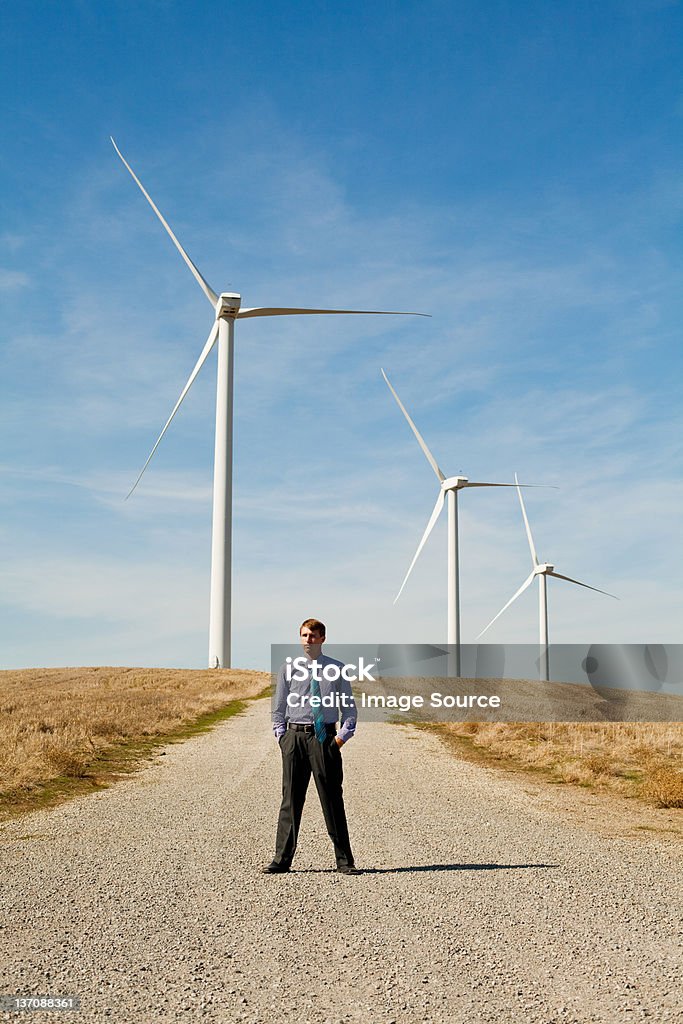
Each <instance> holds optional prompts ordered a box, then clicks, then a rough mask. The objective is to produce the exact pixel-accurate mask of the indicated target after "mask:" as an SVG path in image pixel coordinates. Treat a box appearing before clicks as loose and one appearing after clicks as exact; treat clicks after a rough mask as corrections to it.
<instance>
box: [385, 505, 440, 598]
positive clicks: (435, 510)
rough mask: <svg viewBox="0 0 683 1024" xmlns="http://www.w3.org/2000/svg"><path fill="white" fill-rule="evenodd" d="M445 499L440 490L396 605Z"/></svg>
mask: <svg viewBox="0 0 683 1024" xmlns="http://www.w3.org/2000/svg"><path fill="white" fill-rule="evenodd" d="M445 499H446V495H445V493H444V491H441V490H440V491H439V495H438V497H437V499H436V505H435V506H434V508H433V510H432V514H431V516H430V519H429V522H428V523H427V529H426V530H425V532H424V533H423V534H422V540H421V541H420V543H419V544H418V547H417V551H416V552H415V556H414V558H413V560H412V562H411V563H410V567H409V569H408V572H407V573H406V574H405V578H404V580H403V583H402V584H401V589H400V590H399V592H398V594H397V595H396V597H395V598H394V604H396V602H397V601H398V599H399V597H400V596H401V593H402V592H403V588H404V587H405V585H406V583H407V582H408V577H409V576H410V574H411V572H412V571H413V566H414V565H415V563H416V562H417V560H418V558H419V555H420V552H421V551H422V548H423V547H424V546H425V544H426V542H427V537H428V536H429V534H430V533H431V532H432V530H433V529H434V524H435V522H436V521H437V519H438V518H439V512H440V511H441V509H442V508H443V503H444V501H445Z"/></svg>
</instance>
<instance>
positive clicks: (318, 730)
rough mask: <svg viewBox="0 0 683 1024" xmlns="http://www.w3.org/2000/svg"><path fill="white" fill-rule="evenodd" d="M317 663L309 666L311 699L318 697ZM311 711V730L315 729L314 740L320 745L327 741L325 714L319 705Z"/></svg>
mask: <svg viewBox="0 0 683 1024" xmlns="http://www.w3.org/2000/svg"><path fill="white" fill-rule="evenodd" d="M316 664H317V662H314V663H313V665H312V666H311V697H320V684H319V683H318V680H317V679H316V677H315V666H316ZM312 710H313V728H314V729H315V735H316V739H317V740H319V741H320V743H324V742H325V740H326V739H327V729H326V728H325V714H324V712H323V709H322V707H321V706H320V705H318V707H315V708H313V709H312Z"/></svg>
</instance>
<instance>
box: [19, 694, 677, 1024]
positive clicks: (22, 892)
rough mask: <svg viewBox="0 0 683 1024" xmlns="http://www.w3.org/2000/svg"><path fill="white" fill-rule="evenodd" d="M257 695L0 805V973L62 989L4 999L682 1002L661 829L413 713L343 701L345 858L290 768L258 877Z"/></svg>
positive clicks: (343, 1008) (315, 1020)
mask: <svg viewBox="0 0 683 1024" xmlns="http://www.w3.org/2000/svg"><path fill="white" fill-rule="evenodd" d="M269 711H270V706H269V702H267V701H263V700H262V701H258V702H256V703H254V704H251V705H250V707H249V709H248V710H247V711H246V712H245V713H244V714H243V715H241V716H239V717H237V718H234V719H231V720H229V721H227V722H225V723H223V724H222V725H220V726H218V727H217V728H216V729H214V730H213V731H212V732H211V733H208V734H205V735H202V736H198V737H195V738H193V739H191V740H188V741H186V742H185V743H182V744H177V745H171V746H169V747H167V748H165V752H164V756H163V757H160V758H159V759H158V760H157V761H156V762H155V763H153V764H152V765H151V766H149V767H146V768H145V769H144V770H142V771H141V772H139V773H138V774H136V775H133V776H130V777H127V778H125V779H123V780H122V781H120V782H118V783H117V784H116V785H115V786H113V787H112V788H111V789H108V790H105V791H101V792H99V793H95V794H93V795H91V796H87V797H81V798H78V799H76V800H73V801H71V802H70V803H67V804H64V805H62V806H61V807H59V808H56V809H54V810H51V811H47V812H38V813H34V814H31V815H28V816H26V817H24V818H22V819H20V820H17V821H14V822H12V823H9V824H6V825H4V826H2V827H0V863H1V870H0V879H1V881H0V908H1V917H0V993H4V994H12V995H14V994H24V995H48V994H52V995H78V996H80V999H81V1004H82V1009H81V1011H80V1012H77V1013H76V1012H71V1013H69V1012H59V1013H56V1012H55V1013H51V1014H50V1013H44V1012H39V1011H37V1012H32V1013H30V1014H26V1015H25V1016H24V1019H28V1020H31V1021H34V1022H41V1021H45V1020H51V1021H58V1022H62V1024H68V1022H71V1021H73V1022H77V1024H85V1022H90V1021H93V1022H96V1021H114V1022H117V1024H127V1022H129V1021H130V1022H133V1021H150V1022H152V1021H179V1020H187V1021H223V1022H233V1021H244V1022H248V1024H258V1022H268V1024H270V1022H275V1021H277V1022H297V1024H304V1022H309V1021H310V1022H311V1024H326V1022H354V1024H355V1022H358V1024H360V1022H362V1024H390V1022H392V1021H394V1022H396V1024H404V1022H405V1024H413V1022H423V1021H428V1022H430V1024H442V1022H444V1024H445V1022H448V1024H451V1022H455V1024H459V1022H462V1024H471V1022H480V1021H481V1022H495V1024H507V1022H512V1021H515V1022H524V1024H592V1022H606V1024H617V1022H622V1021H638V1020H642V1019H645V1018H647V1019H650V1020H652V1021H653V1022H655V1021H656V1022H658V1024H660V1022H665V1021H677V1022H680V1021H683V1008H682V1004H681V998H682V995H681V966H682V962H683V927H682V925H683V918H682V905H683V900H682V899H681V897H682V895H683V872H682V871H681V867H682V864H683V857H682V855H681V846H680V845H679V844H676V843H671V842H668V843H667V842H665V841H664V840H663V839H662V840H661V841H660V840H659V839H658V838H657V836H655V835H653V836H651V837H650V836H645V835H643V838H642V839H640V840H639V839H634V838H617V837H614V836H605V835H600V834H599V833H596V832H595V831H591V830H587V829H585V828H580V827H579V826H577V824H576V822H574V821H572V820H570V819H568V817H567V816H566V815H565V816H563V815H562V814H559V813H557V811H556V810H554V809H553V808H552V807H549V806H548V801H547V799H545V798H544V799H539V798H538V796H537V795H535V793H534V790H533V787H532V790H531V791H530V790H529V789H528V788H526V787H525V786H524V785H523V784H521V783H520V782H519V781H518V780H514V779H512V780H511V779H507V778H505V777H504V776H502V775H501V774H500V773H498V772H496V771H493V770H491V769H487V768H483V767H481V766H478V765H474V764H467V763H464V762H462V761H459V760H457V759H456V758H455V757H454V756H453V755H452V754H451V753H449V751H448V750H447V749H446V748H445V747H444V746H443V745H442V744H441V743H440V741H439V740H438V739H437V738H436V737H435V736H434V735H433V734H431V733H428V732H424V731H419V732H418V731H416V730H413V729H410V728H402V727H397V726H390V725H383V724H369V723H367V724H364V723H361V725H360V726H359V730H358V735H357V737H356V738H355V739H354V740H352V741H351V742H350V743H349V744H348V745H347V746H346V747H345V748H344V751H343V757H344V763H345V770H346V779H345V794H346V804H347V813H348V817H349V825H350V831H351V839H352V842H353V845H354V852H355V854H356V861H357V863H358V865H359V866H360V867H362V868H364V869H365V870H364V873H363V874H362V875H360V876H357V877H344V876H341V875H338V874H336V873H335V872H334V871H333V870H332V868H333V864H334V860H333V856H332V846H331V843H330V841H329V839H328V837H327V835H326V833H325V830H324V825H323V821H322V813H321V811H320V806H319V804H318V801H317V796H316V794H315V789H314V787H313V785H311V789H310V790H309V799H308V801H307V804H306V809H305V811H304V819H303V823H302V830H301V837H300V845H299V851H298V853H297V856H296V859H295V862H294V868H295V870H293V871H292V872H291V873H290V874H289V875H274V876H264V875H262V874H260V868H261V867H262V866H263V865H264V864H265V863H267V862H268V861H269V860H270V859H271V856H272V852H273V842H274V836H275V822H276V816H277V809H278V805H279V789H280V753H279V749H278V746H277V744H276V742H275V740H274V739H273V738H272V735H271V733H270V727H269ZM0 1019H7V1020H10V1019H13V1020H17V1019H19V1017H18V1016H17V1015H14V1014H12V1015H10V1014H8V1013H5V1014H2V1013H0Z"/></svg>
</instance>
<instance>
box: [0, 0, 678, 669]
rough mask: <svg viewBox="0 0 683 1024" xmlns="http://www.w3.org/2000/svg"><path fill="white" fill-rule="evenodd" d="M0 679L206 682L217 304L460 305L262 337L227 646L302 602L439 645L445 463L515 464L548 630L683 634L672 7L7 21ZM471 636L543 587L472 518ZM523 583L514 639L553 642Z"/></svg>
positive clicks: (163, 11) (340, 619)
mask: <svg viewBox="0 0 683 1024" xmlns="http://www.w3.org/2000/svg"><path fill="white" fill-rule="evenodd" d="M0 17H1V19H2V31H1V32H0V39H1V42H0V46H1V47H2V54H1V58H2V59H1V60H0V68H1V69H2V70H1V71H0V75H2V78H3V81H2V87H3V95H4V96H5V103H4V104H3V114H2V119H3V147H2V154H1V155H0V173H1V174H2V179H3V180H2V187H1V188H0V195H1V196H2V207H1V217H0V238H1V240H2V249H1V250H0V301H1V302H2V309H3V315H2V333H1V335H0V380H1V382H2V383H1V385H0V386H1V387H2V403H1V405H0V505H1V509H0V549H1V550H2V559H1V561H0V603H1V608H0V666H1V667H5V668H9V667H19V666H31V665H33V666H39V665H44V666H49V665H79V664H129V665H131V664H137V665H160V666H162V665H179V666H189V667H202V666H203V665H204V663H205V660H206V648H207V618H208V579H209V557H210V518H211V509H210V500H211V479H212V458H213V415H214V408H213V403H214V394H215V356H214V357H212V358H211V359H210V360H209V362H208V363H207V365H206V367H205V368H204V371H203V373H202V375H201V377H200V379H199V380H198V381H197V383H196V384H195V386H194V388H193V389H192V391H191V393H190V395H189V396H188V399H187V400H186V402H185V403H184V405H183V407H182V410H181V412H180V413H179V415H178V416H177V417H176V420H175V421H174V423H173V426H172V429H171V430H170V431H169V433H168V435H167V436H166V438H165V439H164V442H163V444H162V446H161V448H160V449H159V451H158V453H157V455H156V456H155V459H154V461H153V463H152V464H151V466H150V468H149V469H148V471H147V473H146V474H145V477H144V478H143V481H142V483H141V485H140V487H139V488H138V490H137V491H136V493H135V495H134V496H133V497H132V498H131V499H130V500H129V501H128V502H125V503H124V502H123V497H124V495H125V494H126V492H127V491H128V489H129V487H130V485H131V484H132V481H133V480H134V479H135V477H136V475H137V472H138V471H139V469H140V467H141V465H142V463H143V462H144V460H145V458H146V456H147V454H148V451H149V449H150V447H151V445H152V443H153V441H154V440H155V438H156V436H157V434H158V432H159V430H160V429H161V426H162V425H163V423H164V421H165V420H166V417H167V416H168V414H169V412H170V410H171V408H172V407H173V404H174V403H175V400H176V398H177V395H178V393H179V392H180V389H181V388H182V386H183V384H184V382H185V380H186V378H187V376H188V375H189V372H190V370H191V369H192V366H193V365H194V362H195V360H196V358H197V355H198V353H199V351H200V349H201V346H202V344H203V342H204V340H205V338H206V335H207V334H208V331H209V328H210V326H211V311H210V310H209V309H208V305H207V303H206V300H205V298H204V296H203V295H202V293H201V292H200V290H199V289H198V288H197V285H196V283H195V282H194V280H193V279H192V277H191V276H190V274H189V273H188V272H187V269H186V268H185V266H184V265H183V264H182V262H181V261H180V259H179V257H178V255H177V253H176V252H175V250H174V249H173V247H172V245H171V244H170V242H169V240H168V238H167V237H166V235H165V234H164V232H163V230H162V228H161V226H160V225H159V224H158V222H157V221H156V220H155V218H154V217H153V215H152V213H151V211H150V210H149V208H148V207H147V205H146V203H145V201H144V199H143V198H142V196H141V195H140V193H139V192H138V190H137V189H136V187H135V185H134V183H133V182H132V180H131V179H130V177H129V176H128V175H127V173H126V171H125V169H124V168H123V167H122V165H121V164H120V162H119V161H118V159H117V157H116V154H115V153H114V151H113V149H112V147H111V143H110V142H109V136H110V135H114V137H115V138H116V140H117V142H118V143H119V145H120V146H121V148H122V150H123V152H124V154H125V155H126V157H127V158H128V160H129V161H130V162H131V164H132V166H133V167H134V169H135V170H136V171H137V173H138V174H139V176H140V177H141V179H142V181H143V182H144V184H145V185H146V187H147V188H148V189H149V191H150V192H151V194H152V196H153V197H154V199H155V200H156V202H157V203H158V205H159V206H160V208H161V209H162V211H163V212H164V214H165V215H166V217H167V218H168V220H169V221H170V223H171V225H172V226H173V228H174V230H175V231H176V233H177V234H178V235H179V237H180V239H181V241H182V242H183V244H184V245H185V247H186V248H187V250H188V251H189V253H190V255H191V256H192V258H193V259H194V260H195V262H196V263H197V264H198V265H199V267H200V269H201V270H202V272H203V274H204V275H205V277H206V278H207V279H208V280H209V282H210V283H211V285H212V286H213V288H214V289H215V290H216V291H221V290H235V291H239V292H240V293H241V294H242V296H243V301H244V303H245V304H246V305H312V306H317V305H323V306H328V305H329V306H340V307H349V306H352V307H359V308H388V309H420V310H424V311H425V312H429V313H431V314H432V319H431V320H417V319H415V320H412V319H403V320H398V319H397V320H393V319H390V318H381V319H380V318H377V319H372V318H367V319H366V318H360V317H359V318H353V319H351V318H349V319H344V318H339V319H338V320H335V319H332V318H330V319H326V320H324V321H323V320H322V319H317V318H310V319H301V320H298V319H294V318H291V319H287V320H263V321H260V322H259V321H251V322H250V321H243V322H242V323H239V324H238V326H237V349H236V404H235V520H234V559H235V561H234V662H235V664H238V665H242V666H245V667H264V668H265V667H267V666H268V651H269V645H270V643H271V642H287V641H288V640H289V638H290V634H291V631H292V628H294V630H295V629H296V625H297V624H298V622H299V621H300V620H301V619H303V618H304V617H307V616H309V615H316V616H318V617H320V618H322V619H323V620H324V621H326V622H327V623H328V632H329V635H330V639H332V638H334V639H335V640H337V641H339V642H345V643H353V642H359V643H360V642H363V643H367V642H371V641H374V640H375V639H377V640H380V641H381V642H385V643H388V642H395V641H399V640H400V641H414V642H441V641H443V640H444V638H445V637H444V634H445V588H446V579H445V544H446V536H445V523H441V524H440V525H439V527H437V529H436V530H435V531H434V534H433V536H432V538H431V539H430V541H429V544H428V545H427V547H426V548H425V551H424V552H423V555H422V556H421V559H420V561H419V562H418V564H417V566H416V568H415V570H414V572H413V575H412V576H411V579H410V581H409V583H408V585H407V587H406V589H405V591H404V593H403V594H402V596H401V599H400V601H399V603H398V604H397V605H396V606H394V605H393V604H392V601H393V598H394V596H395V593H396V591H397V589H398V587H399V585H400V582H401V580H402V578H403V575H404V573H405V570H406V568H407V566H408V564H409V563H410V560H411V558H412V555H413V552H414V549H415V547H416V545H417V543H418V540H419V538H420V536H421V534H422V531H423V530H424V527H425V524H426V522H427V519H428V518H429V514H430V512H431V508H432V505H433V502H434V500H435V497H436V492H435V480H434V478H433V475H432V472H431V470H430V468H429V466H428V464H427V463H426V461H425V459H424V458H423V456H422V453H421V452H420V450H419V448H418V447H417V445H416V443H415V440H414V438H413V437H412V435H411V434H410V431H409V430H408V428H407V425H406V424H405V422H404V421H403V419H402V417H401V415H400V413H399V411H398V409H397V408H396V406H395V404H394V402H393V399H392V398H391V396H390V394H389V392H388V390H387V389H386V386H385V384H384V382H383V381H382V378H381V376H380V369H379V368H380V366H384V367H385V368H386V370H387V372H388V374H389V376H390V378H391V380H392V383H393V384H394V386H395V387H396V389H397V391H398V393H399V394H400V396H401V398H402V399H403V401H404V403H405V404H406V406H407V407H408V409H409V411H410V412H411V414H412V416H413V417H414V419H415V420H416V422H417V424H418V426H419V428H420V430H421V431H422V433H423V434H424V436H425V438H426V439H427V441H428V443H429V444H430V446H431V448H432V450H433V451H434V454H435V455H436V458H437V459H438V461H439V462H440V464H441V465H442V467H443V469H444V470H445V471H446V472H447V473H449V474H452V473H457V472H460V471H462V472H464V473H465V474H466V475H468V476H469V477H470V478H471V479H491V480H496V479H498V480H511V479H512V474H513V473H514V472H515V471H516V472H518V473H519V475H520V478H521V479H527V480H532V481H534V482H544V483H549V484H555V485H557V486H558V487H559V490H539V491H530V492H528V502H527V504H528V511H529V517H530V520H531V525H532V529H533V530H534V535H535V539H536V546H537V548H538V551H539V555H540V556H541V558H543V559H547V560H549V561H554V562H555V565H556V566H557V569H558V571H560V572H564V573H566V574H567V575H570V576H574V577H577V578H579V579H581V580H585V581H586V582H588V583H590V584H592V585H594V586H596V587H600V588H602V589H605V590H609V591H611V592H613V593H615V594H618V595H619V597H620V601H619V602H618V603H617V602H613V601H610V600H609V599H608V598H603V597H601V596H600V595H598V594H591V593H590V592H588V591H585V590H580V589H579V588H574V587H571V586H569V585H564V584H562V583H561V582H560V581H554V583H555V584H556V585H555V586H553V585H552V583H553V581H551V586H550V628H551V639H552V640H554V641H556V642H565V643H566V642H588V643H590V642H602V643H605V642H615V643H618V642H668V643H673V642H677V641H678V640H679V639H680V622H681V617H682V615H683V600H682V595H683V587H682V585H681V581H680V573H679V564H678V563H679V561H680V549H681V528H680V521H681V516H680V508H681V504H682V503H683V486H682V485H681V436H682V431H681V418H682V417H681V403H680V379H681V356H680V352H681V344H680V335H681V312H682V308H681V307H682V305H683V303H682V300H681V295H682V294H683V291H682V288H681V285H682V284H683V272H682V269H681V258H680V252H681V249H680V229H681V219H682V218H681V214H682V212H683V173H682V168H683V160H682V154H681V143H680V139H681V129H682V127H683V80H682V76H681V72H680V68H681V66H683V53H682V52H681V51H682V50H683V46H682V40H683V12H682V11H681V6H680V4H679V3H669V2H659V0H621V2H612V0H606V2H604V3H602V4H599V5H596V4H594V3H584V2H573V3H568V2H567V3H556V4H547V3H528V4H525V5H518V4H510V3H502V2H491V0H488V2H486V0H485V2H483V3H482V2H479V3H474V2H463V3H452V2H451V3H445V2H444V3H440V2H431V0H428V2H423V3H402V4H399V5H395V4H387V3H376V4H372V5H361V4H358V3H355V2H350V3H343V4H335V5H332V4H320V3H318V4H308V3H303V4H301V3H300V4H298V5H296V6H292V5H286V4H279V3H262V2H258V0H257V2H250V3H249V4H246V3H244V4H230V3H225V2H224V3H215V2H201V0H200V2H193V3H189V2H165V0H141V2H139V3H135V4H133V3H129V2H125V3H124V2H116V0H107V2H103V3H94V2H88V0H78V2H77V0H62V2H60V3H59V4H45V3H44V2H40V3H37V2H31V0H24V2H22V3H21V4H13V5H8V4H3V5H2V10H1V13H0ZM461 557H462V620H463V633H464V637H463V638H464V639H465V640H467V641H472V640H474V637H475V636H476V634H477V633H478V631H479V630H480V629H481V628H482V626H483V625H484V624H485V623H486V622H487V621H488V620H489V619H490V618H491V617H492V616H493V615H494V614H495V612H496V611H497V610H498V608H499V607H501V606H502V604H504V603H505V601H506V600H507V599H508V597H509V596H511V594H512V593H513V592H514V591H515V590H516V588H517V587H518V586H519V584H520V583H521V582H522V580H523V579H524V578H525V576H526V575H527V573H528V571H529V565H528V560H529V553H528V549H527V547H526V540H525V537H524V533H523V526H522V522H521V517H520V512H519V506H518V504H517V501H516V496H515V494H514V491H471V492H468V493H466V494H464V495H463V496H462V500H461ZM536 616H537V609H536V597H535V593H534V592H533V591H531V590H530V591H529V592H527V593H526V594H525V595H524V596H523V597H522V598H520V600H519V601H518V602H516V604H515V606H514V607H513V608H511V609H510V610H509V611H508V612H506V614H505V615H504V616H503V617H501V619H500V620H499V621H498V622H497V623H496V626H495V627H494V629H493V630H492V631H491V634H490V639H491V640H492V641H497V642H514V641H519V642H533V641H534V639H535V637H536V632H537V618H536Z"/></svg>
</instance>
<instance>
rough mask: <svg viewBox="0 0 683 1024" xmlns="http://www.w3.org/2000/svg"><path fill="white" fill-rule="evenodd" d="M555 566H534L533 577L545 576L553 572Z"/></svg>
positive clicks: (547, 564)
mask: <svg viewBox="0 0 683 1024" xmlns="http://www.w3.org/2000/svg"><path fill="white" fill-rule="evenodd" d="M554 571H555V566H554V565H551V564H550V562H541V563H540V565H535V566H534V575H535V576H545V575H546V573H549V572H554Z"/></svg>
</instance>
